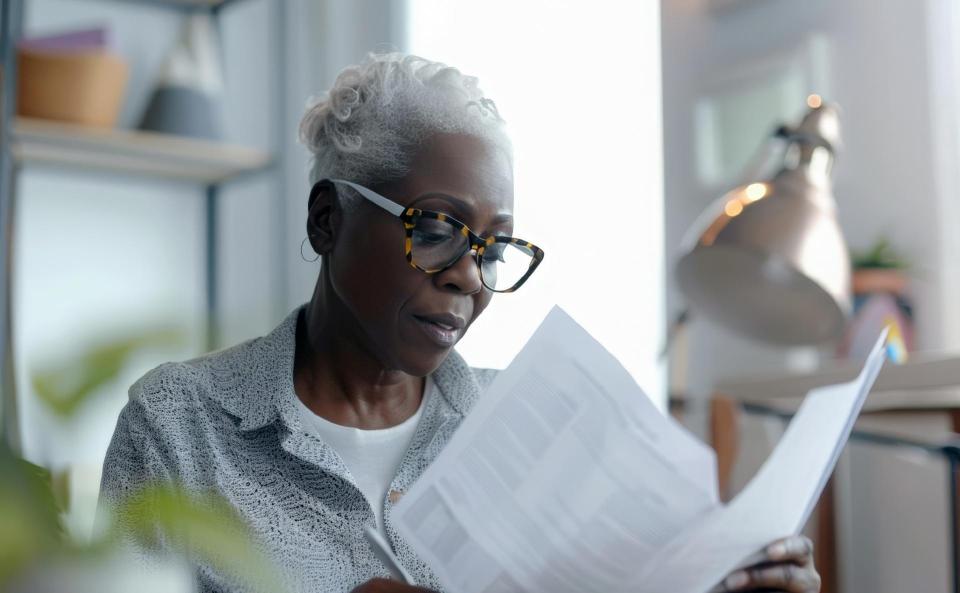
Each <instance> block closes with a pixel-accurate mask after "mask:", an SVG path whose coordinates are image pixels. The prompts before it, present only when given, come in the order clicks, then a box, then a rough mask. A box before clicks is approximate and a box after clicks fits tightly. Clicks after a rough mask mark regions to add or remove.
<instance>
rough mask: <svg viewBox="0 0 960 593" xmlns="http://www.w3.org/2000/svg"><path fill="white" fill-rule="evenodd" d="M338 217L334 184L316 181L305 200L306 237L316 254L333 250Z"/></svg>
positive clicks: (338, 223)
mask: <svg viewBox="0 0 960 593" xmlns="http://www.w3.org/2000/svg"><path fill="white" fill-rule="evenodd" d="M340 217H341V212H340V208H339V207H338V205H337V188H336V186H335V185H334V184H333V183H332V182H330V181H328V180H324V181H318V182H317V183H316V184H315V185H314V186H313V189H311V190H310V199H309V201H308V202H307V239H308V240H309V241H310V245H311V246H312V247H313V250H314V251H315V252H316V253H317V254H319V255H326V254H328V253H330V251H331V250H333V245H334V243H335V242H336V234H337V230H338V228H339V226H340Z"/></svg>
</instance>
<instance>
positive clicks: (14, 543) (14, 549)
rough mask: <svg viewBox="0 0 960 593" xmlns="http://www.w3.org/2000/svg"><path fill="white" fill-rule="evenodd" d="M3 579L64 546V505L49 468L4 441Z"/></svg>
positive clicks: (0, 499)
mask: <svg viewBox="0 0 960 593" xmlns="http://www.w3.org/2000/svg"><path fill="white" fill-rule="evenodd" d="M0 517H2V520H0V583H4V582H7V581H8V580H9V579H10V578H11V577H12V576H14V575H16V574H17V573H19V572H20V571H21V570H23V569H24V568H25V567H26V566H28V565H30V564H31V563H32V562H33V561H34V560H36V559H37V558H38V557H40V556H43V555H45V554H50V553H52V552H54V551H55V550H57V549H59V548H60V547H61V546H62V542H63V534H64V531H63V526H62V525H61V523H60V509H59V508H58V507H57V503H56V501H55V499H54V496H53V492H52V491H51V488H50V474H49V472H47V471H46V470H45V469H43V468H41V467H39V466H36V465H33V464H31V463H28V462H26V461H24V460H22V459H19V458H18V457H17V456H16V455H14V454H13V452H12V451H11V450H10V449H9V448H8V447H7V446H6V444H2V443H0Z"/></svg>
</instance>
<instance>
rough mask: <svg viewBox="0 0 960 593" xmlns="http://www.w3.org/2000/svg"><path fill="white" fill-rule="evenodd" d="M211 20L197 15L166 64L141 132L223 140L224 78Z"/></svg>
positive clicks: (141, 124) (189, 20)
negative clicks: (222, 99) (147, 131)
mask: <svg viewBox="0 0 960 593" xmlns="http://www.w3.org/2000/svg"><path fill="white" fill-rule="evenodd" d="M218 45H219V44H218V42H217V36H216V32H215V29H214V26H213V22H212V20H211V17H210V16H209V15H207V14H203V13H197V14H194V15H191V16H190V17H189V18H188V19H187V20H186V22H185V24H184V29H183V33H182V35H181V37H180V41H179V42H178V43H177V45H176V47H174V48H173V51H171V53H170V55H168V56H167V60H166V62H165V63H164V66H163V71H162V73H161V76H160V81H159V82H158V83H157V87H156V89H154V91H153V95H152V96H151V98H150V102H149V104H148V105H147V109H146V111H145V112H144V115H143V119H142V120H141V122H140V128H141V129H144V130H152V131H155V132H164V133H168V134H178V135H181V136H193V137H196V138H207V139H211V140H217V139H219V138H221V137H222V131H221V124H220V111H219V106H220V96H221V95H222V92H223V76H222V69H221V67H220V60H219V59H218V55H219V54H218V52H219V47H218Z"/></svg>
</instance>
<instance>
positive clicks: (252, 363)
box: [206, 305, 480, 431]
mask: <svg viewBox="0 0 960 593" xmlns="http://www.w3.org/2000/svg"><path fill="white" fill-rule="evenodd" d="M305 306H306V305H300V306H299V307H297V308H296V309H294V310H293V311H292V312H291V313H290V314H289V315H287V317H286V318H285V319H284V320H283V321H282V322H281V323H280V325H278V326H277V327H276V328H275V329H274V330H273V331H271V332H270V333H269V334H267V335H266V336H263V337H260V338H255V339H253V340H249V341H247V342H244V343H242V344H239V345H237V346H234V347H233V348H229V349H227V350H225V351H223V352H220V353H218V354H214V355H208V356H207V357H206V359H207V361H208V363H209V365H210V371H211V372H212V373H216V374H218V375H219V377H218V381H217V384H218V385H220V386H222V387H223V389H222V390H220V391H219V392H218V393H211V394H210V396H211V397H212V398H213V399H215V400H216V401H218V402H219V404H220V405H221V406H222V407H223V408H224V409H225V410H226V411H227V412H229V413H230V414H231V415H233V416H234V417H236V418H237V419H239V421H240V422H239V425H238V428H239V429H240V430H243V431H248V430H256V429H259V428H263V427H264V426H266V425H268V424H270V423H272V422H274V421H275V420H276V419H277V418H281V419H282V420H283V421H284V423H285V424H286V425H287V426H288V428H290V429H291V430H294V431H296V430H297V429H299V428H300V420H299V416H298V414H297V413H296V409H295V407H294V406H293V405H292V404H293V402H294V400H293V399H292V398H293V397H296V394H295V392H294V388H293V363H294V355H295V353H296V343H297V340H296V331H297V319H298V317H299V315H300V312H301V311H302V310H303V309H304V307H305ZM237 369H242V370H241V371H240V372H237ZM433 379H434V382H435V383H436V385H437V387H438V388H439V391H440V393H441V395H442V396H443V397H444V399H445V400H446V401H447V403H448V404H449V405H450V407H451V408H453V410H455V411H456V412H457V413H458V415H459V416H461V417H463V416H465V415H466V414H467V412H468V411H469V410H470V408H471V407H473V404H474V402H475V401H476V400H477V398H478V397H479V395H480V386H479V384H478V383H477V380H476V378H475V376H474V374H473V372H472V370H471V369H470V367H469V366H468V365H467V363H466V362H465V361H464V360H463V358H462V357H461V356H460V355H459V354H458V353H457V352H456V351H454V350H451V351H450V354H449V355H448V356H447V357H446V358H445V359H444V361H443V362H442V363H441V364H440V367H439V368H437V370H436V371H434V373H433Z"/></svg>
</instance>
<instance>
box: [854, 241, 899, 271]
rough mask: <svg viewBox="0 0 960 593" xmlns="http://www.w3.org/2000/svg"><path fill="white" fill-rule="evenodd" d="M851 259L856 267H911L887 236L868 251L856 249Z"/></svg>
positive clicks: (895, 268) (897, 268)
mask: <svg viewBox="0 0 960 593" xmlns="http://www.w3.org/2000/svg"><path fill="white" fill-rule="evenodd" d="M851 259H852V264H853V267H854V269H864V268H871V269H894V270H903V269H906V268H908V267H910V266H909V264H908V263H907V261H906V260H905V259H903V258H901V257H900V256H899V255H898V254H897V253H896V251H894V250H893V246H892V245H891V244H890V241H889V240H887V238H886V237H881V238H880V239H879V240H878V241H877V242H876V243H875V244H874V245H873V247H871V248H870V249H868V250H867V251H854V252H853V253H852V254H851Z"/></svg>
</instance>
